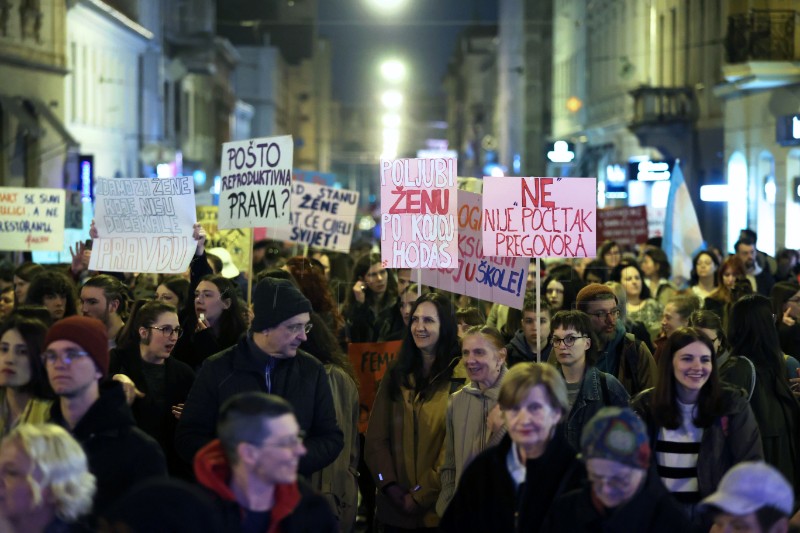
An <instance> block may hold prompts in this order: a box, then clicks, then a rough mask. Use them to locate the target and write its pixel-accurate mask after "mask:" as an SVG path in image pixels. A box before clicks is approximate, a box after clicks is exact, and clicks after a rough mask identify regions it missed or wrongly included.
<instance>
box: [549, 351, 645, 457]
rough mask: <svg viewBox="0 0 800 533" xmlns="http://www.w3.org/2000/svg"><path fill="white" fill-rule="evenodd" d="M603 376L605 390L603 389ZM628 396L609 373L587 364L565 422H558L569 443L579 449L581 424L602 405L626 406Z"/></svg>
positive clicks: (587, 420) (589, 418) (583, 424)
mask: <svg viewBox="0 0 800 533" xmlns="http://www.w3.org/2000/svg"><path fill="white" fill-rule="evenodd" d="M603 377H604V378H605V390H603ZM629 400H630V396H629V395H628V391H626V390H625V387H623V386H622V383H620V382H619V381H617V379H616V378H615V377H614V376H612V375H611V374H604V373H603V372H600V371H599V370H597V367H594V366H588V367H586V372H585V373H584V375H583V380H582V381H581V389H580V390H579V391H578V397H577V398H575V403H574V404H573V405H572V409H570V411H569V414H568V415H567V419H566V423H564V424H560V427H561V428H563V429H564V431H565V436H566V438H567V442H569V445H570V446H572V447H573V448H575V449H576V450H579V449H580V444H581V443H580V441H581V432H582V431H583V426H585V425H586V423H587V422H589V420H591V418H592V417H593V416H594V415H595V414H596V413H597V411H599V410H600V409H602V408H603V407H608V406H612V405H613V406H616V407H628V401H629Z"/></svg>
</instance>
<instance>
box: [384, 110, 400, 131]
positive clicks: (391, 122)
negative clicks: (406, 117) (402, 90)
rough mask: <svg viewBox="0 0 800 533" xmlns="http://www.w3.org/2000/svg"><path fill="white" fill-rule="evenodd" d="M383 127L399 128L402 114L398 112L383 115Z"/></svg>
mask: <svg viewBox="0 0 800 533" xmlns="http://www.w3.org/2000/svg"><path fill="white" fill-rule="evenodd" d="M382 122H383V127H384V128H393V129H397V128H399V127H400V115H398V114H397V113H386V114H385V115H383V119H382Z"/></svg>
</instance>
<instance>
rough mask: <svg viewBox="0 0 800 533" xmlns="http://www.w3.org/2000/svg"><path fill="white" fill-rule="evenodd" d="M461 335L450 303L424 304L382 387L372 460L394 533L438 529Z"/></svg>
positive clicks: (417, 306)
mask: <svg viewBox="0 0 800 533" xmlns="http://www.w3.org/2000/svg"><path fill="white" fill-rule="evenodd" d="M458 362H459V345H458V327H457V326H456V319H455V310H454V309H453V306H452V304H451V303H450V300H448V299H447V298H446V297H445V296H442V295H441V294H437V293H429V294H425V295H423V296H421V297H420V298H419V299H418V300H417V301H416V302H415V303H414V307H413V308H412V310H411V321H410V323H409V326H408V329H407V331H406V336H405V338H404V339H403V344H402V347H401V349H400V354H399V355H398V356H397V359H396V360H395V362H394V364H393V365H392V367H391V368H390V369H389V371H388V372H387V373H386V375H385V376H384V378H383V380H381V383H380V386H379V387H378V392H377V394H376V396H375V403H374V405H373V407H372V414H371V416H370V420H369V426H368V428H367V436H366V445H365V449H364V459H365V461H366V463H367V466H368V467H369V469H370V471H371V472H372V476H373V478H374V479H375V484H376V486H377V488H378V494H377V499H376V501H377V515H376V517H377V519H378V520H379V521H380V522H381V523H382V524H384V526H386V528H387V529H386V530H387V531H398V530H406V529H410V530H415V529H418V528H435V527H436V526H437V525H438V523H439V517H438V516H437V514H436V511H435V509H434V505H435V504H436V501H437V499H438V497H439V491H440V489H441V482H440V479H439V470H440V467H441V465H442V461H443V449H444V438H445V417H446V414H447V402H448V398H449V396H450V394H451V393H453V392H455V391H456V390H457V389H458V388H460V386H461V385H462V384H463V382H464V379H456V378H463V377H464V371H463V367H458V371H457V370H456V366H457V365H458Z"/></svg>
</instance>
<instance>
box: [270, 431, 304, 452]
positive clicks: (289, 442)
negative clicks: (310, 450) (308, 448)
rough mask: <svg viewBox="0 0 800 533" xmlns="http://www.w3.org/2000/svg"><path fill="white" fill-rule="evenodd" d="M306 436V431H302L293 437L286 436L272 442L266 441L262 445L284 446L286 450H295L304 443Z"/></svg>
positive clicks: (271, 446)
mask: <svg viewBox="0 0 800 533" xmlns="http://www.w3.org/2000/svg"><path fill="white" fill-rule="evenodd" d="M305 438H306V433H305V431H300V432H299V433H298V434H297V435H293V436H291V437H284V438H282V439H278V440H275V441H272V442H267V441H264V442H262V443H261V446H263V447H266V448H283V449H285V450H294V449H295V448H297V447H298V446H302V445H303V441H304V440H305Z"/></svg>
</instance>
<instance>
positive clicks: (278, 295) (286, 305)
mask: <svg viewBox="0 0 800 533" xmlns="http://www.w3.org/2000/svg"><path fill="white" fill-rule="evenodd" d="M310 312H311V302H309V301H308V299H307V298H306V297H305V296H303V293H302V292H300V291H299V290H298V289H297V288H296V287H295V286H294V285H292V283H291V282H289V281H286V280H285V279H273V278H264V279H263V280H261V282H259V284H258V285H256V290H255V291H254V294H253V315H254V317H253V324H252V326H251V329H252V330H253V331H264V330H265V329H270V328H274V327H275V326H277V325H278V324H280V323H281V322H283V321H284V320H288V319H290V318H292V317H293V316H297V315H299V314H300V313H310Z"/></svg>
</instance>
